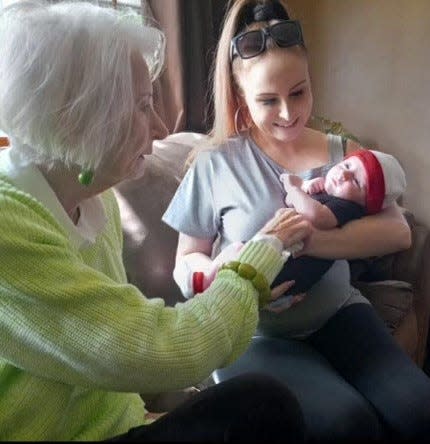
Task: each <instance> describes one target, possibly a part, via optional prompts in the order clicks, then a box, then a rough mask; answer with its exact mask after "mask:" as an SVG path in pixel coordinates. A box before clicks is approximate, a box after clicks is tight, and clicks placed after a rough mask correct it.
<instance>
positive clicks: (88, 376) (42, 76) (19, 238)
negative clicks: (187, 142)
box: [0, 2, 309, 442]
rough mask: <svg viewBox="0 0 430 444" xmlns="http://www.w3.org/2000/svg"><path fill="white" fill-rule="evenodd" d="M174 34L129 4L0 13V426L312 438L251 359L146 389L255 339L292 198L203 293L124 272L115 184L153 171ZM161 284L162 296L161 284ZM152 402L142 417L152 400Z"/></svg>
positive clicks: (88, 435) (4, 430)
mask: <svg viewBox="0 0 430 444" xmlns="http://www.w3.org/2000/svg"><path fill="white" fill-rule="evenodd" d="M163 49H164V37H163V34H162V33H161V32H160V31H159V30H158V29H156V28H154V27H150V26H146V25H142V20H141V18H140V17H138V16H134V15H132V14H131V13H127V14H124V13H119V12H117V11H115V10H112V9H108V8H101V7H98V6H95V5H91V4H84V3H71V4H66V3H62V4H55V5H48V4H45V3H41V2H37V3H32V2H19V3H17V4H16V5H14V6H11V7H9V8H6V9H4V10H2V11H1V12H0V85H1V89H0V128H1V129H2V130H3V131H5V132H6V133H7V134H8V135H9V136H10V140H11V148H10V149H7V150H4V151H3V152H2V153H1V155H0V251H1V260H0V287H1V291H0V313H1V316H0V343H1V344H2V345H1V351H0V387H1V397H0V439H1V440H3V441H6V440H29V439H31V440H104V439H110V438H113V439H118V438H114V437H115V436H116V437H118V436H119V439H137V438H139V439H143V440H148V441H151V440H158V441H173V440H182V441H192V440H200V441H208V440H210V441H223V440H227V441H228V440H235V439H236V440H237V439H252V438H253V439H266V440H274V439H275V437H279V439H284V437H285V436H289V437H290V440H291V441H293V442H298V441H300V440H302V439H303V437H304V429H303V428H304V426H303V418H302V414H301V411H300V409H299V408H298V403H297V401H296V399H295V398H294V397H293V396H292V395H291V393H290V391H289V390H288V389H287V388H286V387H284V386H283V385H280V383H278V382H276V381H275V380H273V379H272V378H267V377H262V376H258V375H253V377H252V378H250V377H249V376H245V377H240V378H237V379H235V380H233V381H229V382H227V383H225V384H220V385H219V386H214V387H211V388H209V389H207V390H205V391H203V392H201V393H200V394H198V395H196V396H195V397H194V398H192V399H191V400H189V401H188V402H187V403H185V404H183V405H182V406H180V407H179V408H178V409H176V410H174V411H172V412H169V413H167V414H165V415H164V416H162V417H161V419H158V420H156V421H155V422H152V423H151V421H150V420H149V419H148V418H147V415H146V413H147V412H146V411H145V407H144V402H143V401H142V399H141V397H140V396H139V394H138V393H155V392H162V391H169V390H175V389H178V388H183V387H186V386H189V385H192V384H195V383H197V382H198V381H201V380H202V379H204V378H205V377H207V376H208V375H209V374H210V373H211V371H213V370H214V369H215V368H218V367H221V366H224V365H227V364H229V363H231V362H233V361H234V360H235V359H236V358H237V357H238V356H239V355H241V354H242V353H243V352H244V350H245V349H246V347H247V346H248V345H249V343H250V340H251V336H252V334H253V332H254V331H255V328H256V324H257V317H258V309H259V306H261V305H264V304H266V303H267V301H268V300H269V299H270V298H272V299H273V298H275V297H276V295H277V294H281V293H282V291H283V290H285V288H280V289H279V291H278V292H276V291H274V292H273V293H272V294H270V290H269V286H270V283H271V282H272V280H273V278H274V277H275V275H276V274H277V273H278V272H279V270H280V269H281V267H282V263H283V259H282V254H281V252H282V249H283V247H286V246H288V245H291V244H293V243H295V242H297V241H298V240H301V239H303V238H304V237H305V236H307V235H308V234H309V226H308V224H307V222H305V221H304V220H303V219H302V217H301V216H299V215H297V213H295V212H294V211H291V210H284V211H280V212H278V213H276V214H275V216H274V217H273V218H272V219H271V220H270V221H269V222H268V223H267V224H266V225H265V226H264V227H263V228H262V229H261V230H260V233H259V235H258V238H255V239H253V240H251V241H250V242H248V243H247V245H246V246H245V248H244V249H243V252H242V254H241V255H240V257H239V262H236V263H233V264H230V265H228V266H225V267H224V269H222V270H221V271H220V272H219V273H218V276H217V278H216V279H215V281H214V283H213V285H212V286H211V287H210V288H209V289H208V290H207V291H206V292H204V293H203V294H202V295H201V296H200V297H198V298H194V299H193V300H190V301H188V302H186V303H183V304H177V305H176V306H175V307H166V306H165V304H164V302H163V300H162V299H157V298H154V299H147V298H146V297H145V296H144V295H142V294H141V293H140V291H139V290H138V289H137V288H136V287H134V286H133V285H130V284H128V283H127V281H126V273H125V270H124V266H123V262H122V251H121V249H122V233H121V226H120V219H119V212H118V207H117V204H116V202H115V199H114V195H113V193H112V191H111V190H110V188H111V187H112V186H113V185H115V184H117V183H118V182H120V181H122V180H124V179H126V178H135V177H138V176H139V175H141V174H142V173H143V171H144V166H145V156H146V155H148V154H150V153H151V145H152V141H153V139H154V138H162V137H164V136H165V135H166V129H165V127H164V125H163V124H162V122H161V121H160V119H159V117H158V116H157V114H156V113H155V112H154V110H153V107H152V85H151V81H152V80H153V79H154V78H155V77H156V76H157V74H158V73H159V71H160V67H161V65H162V61H163ZM160 296H163V295H160ZM145 416H146V417H145Z"/></svg>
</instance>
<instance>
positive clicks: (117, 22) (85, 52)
mask: <svg viewBox="0 0 430 444" xmlns="http://www.w3.org/2000/svg"><path fill="white" fill-rule="evenodd" d="M93 3H94V2H93ZM145 23H147V21H145ZM145 23H144V19H143V18H142V16H141V15H139V14H137V13H135V12H133V11H131V10H127V11H117V10H114V9H112V8H107V7H100V6H97V5H96V4H92V3H89V2H68V3H58V4H54V5H49V4H48V3H46V2H42V1H22V2H17V3H15V4H13V5H11V6H9V7H7V8H4V9H3V10H0V128H1V129H2V130H3V131H4V132H6V134H8V136H9V137H10V139H11V144H12V147H13V149H17V150H20V151H21V153H22V154H23V155H24V156H25V157H26V158H27V160H28V161H29V162H32V163H36V164H47V165H53V164H54V163H55V162H58V161H59V162H62V163H64V164H66V165H71V164H76V165H79V166H81V167H83V168H88V169H96V168H97V166H98V165H100V163H101V162H102V161H103V160H104V159H106V158H107V157H109V156H114V155H117V154H118V152H120V151H121V150H122V149H123V147H125V145H126V142H127V140H128V137H129V136H130V128H131V121H132V113H133V110H134V106H135V98H134V95H133V83H132V72H131V59H130V57H131V54H132V53H134V52H136V51H138V52H140V54H142V56H143V58H144V59H145V61H146V63H147V65H148V68H149V72H150V76H151V80H154V79H155V78H156V77H157V76H158V75H159V73H160V70H161V68H162V65H163V62H164V50H165V37H164V34H163V33H162V32H161V31H160V30H159V29H157V27H155V26H154V25H153V24H145Z"/></svg>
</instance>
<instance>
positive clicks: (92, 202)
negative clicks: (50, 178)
mask: <svg viewBox="0 0 430 444" xmlns="http://www.w3.org/2000/svg"><path fill="white" fill-rule="evenodd" d="M0 172H2V173H3V174H5V175H6V176H7V177H9V178H10V179H11V180H12V182H13V183H14V184H15V186H16V187H17V188H19V189H21V190H22V191H24V192H26V193H28V194H30V195H31V196H33V197H34V198H36V199H37V200H38V201H40V202H41V203H42V204H43V205H44V206H45V207H46V208H47V209H48V210H49V211H50V212H51V213H52V214H53V216H54V217H55V218H56V219H57V220H58V222H59V223H60V224H61V225H62V226H63V228H64V229H65V230H66V232H67V234H68V235H69V238H70V241H71V242H72V244H73V245H75V247H77V248H78V249H81V248H85V247H87V246H89V245H91V244H94V242H95V241H96V238H97V236H98V235H99V234H100V233H101V232H102V231H103V229H104V227H105V225H106V223H107V217H106V212H105V209H104V206H103V203H102V200H101V198H100V196H94V197H92V198H90V199H86V200H84V201H82V202H81V203H80V204H79V210H80V218H79V221H78V224H77V225H74V223H73V222H72V220H71V219H70V217H69V215H68V214H67V213H66V211H65V209H64V208H63V206H62V205H61V203H60V201H59V200H58V198H57V196H56V194H55V192H54V190H53V189H52V188H51V187H50V185H49V184H48V182H47V181H46V179H45V177H44V176H43V174H42V173H41V172H40V170H39V169H38V168H37V167H36V166H35V165H31V164H28V163H27V162H25V160H24V159H23V158H22V157H21V156H20V154H19V152H15V150H14V149H13V148H8V149H5V150H3V151H1V152H0Z"/></svg>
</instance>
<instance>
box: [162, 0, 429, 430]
mask: <svg viewBox="0 0 430 444" xmlns="http://www.w3.org/2000/svg"><path fill="white" fill-rule="evenodd" d="M214 74H215V76H214V100H215V122H214V127H213V131H212V141H213V143H214V144H215V148H210V149H207V150H203V152H201V153H199V154H198V156H197V159H196V161H195V163H194V164H193V165H192V166H191V168H190V170H189V171H188V173H187V175H186V176H185V178H184V180H183V182H182V184H181V186H180V188H179V189H178V191H177V194H176V196H175V197H174V199H173V201H172V203H171V205H170V207H169V208H168V210H167V212H166V214H165V215H164V217H163V219H164V221H165V222H167V223H168V224H170V225H171V226H172V227H173V228H175V229H176V230H178V231H179V232H180V235H179V243H178V250H177V266H176V269H177V270H184V269H186V270H190V271H191V275H192V276H195V275H196V273H197V274H198V273H200V271H201V270H203V271H204V272H213V271H214V270H216V267H217V266H218V261H216V262H215V263H214V262H213V261H212V259H211V258H213V257H214V256H215V255H216V254H217V253H218V252H219V250H223V249H225V248H226V247H227V248H229V247H228V245H230V244H231V243H234V242H237V241H246V240H248V239H250V238H251V237H252V236H253V235H254V233H255V232H256V231H257V230H258V229H259V227H261V226H262V225H263V223H264V221H265V219H267V217H268V215H269V214H270V213H271V212H273V211H274V210H275V209H277V208H280V207H282V206H284V198H285V195H284V192H283V187H282V183H281V181H280V179H279V177H280V175H281V174H284V173H294V174H297V175H299V176H300V177H302V178H303V179H310V178H313V177H316V176H319V175H321V174H325V172H327V171H328V169H329V168H330V167H331V166H333V164H334V163H336V162H338V161H340V160H341V159H342V158H343V156H344V154H345V152H346V153H348V152H351V151H352V150H355V149H358V148H360V147H359V146H358V145H357V144H355V143H352V142H350V141H349V142H348V143H347V144H346V146H344V145H343V143H342V140H341V138H339V137H335V136H326V135H325V134H323V133H321V132H318V131H314V130H312V129H310V128H308V127H307V126H306V124H307V122H308V119H309V117H310V115H311V109H312V91H311V82H310V78H309V70H308V57H307V53H306V49H305V45H304V41H303V36H302V32H301V28H300V24H299V23H298V22H297V21H294V20H290V18H289V16H288V14H287V10H286V5H285V4H284V3H283V2H276V1H273V2H268V1H256V0H238V1H236V2H234V3H233V4H232V7H231V9H230V10H229V12H228V14H227V17H226V20H225V25H224V28H223V31H222V34H221V38H220V41H219V47H218V52H217V58H216V67H215V73H214ZM215 241H216V243H215V244H214V242H215ZM409 245H410V231H409V228H408V226H407V223H406V221H405V220H404V218H403V216H402V214H401V212H400V210H399V208H398V206H397V205H396V204H395V203H394V204H392V205H390V206H389V207H387V208H385V209H384V210H383V211H382V212H380V213H379V214H375V215H371V216H366V217H364V218H362V219H360V220H357V221H353V222H350V223H348V224H346V225H345V226H344V227H342V228H336V229H332V230H325V231H319V230H317V229H314V230H313V232H312V234H311V236H310V237H309V238H308V239H307V241H306V242H305V247H304V248H303V250H302V251H301V252H300V253H301V254H306V255H312V256H318V257H323V258H331V259H337V260H336V261H335V263H334V265H333V266H332V267H331V268H330V269H329V271H328V272H327V273H326V274H325V275H324V277H323V278H322V279H321V280H320V281H319V282H318V283H317V284H316V285H315V286H314V287H313V288H312V289H311V290H310V291H309V292H308V294H307V296H306V297H305V298H304V300H303V301H302V302H299V303H297V304H295V305H294V306H293V307H291V308H290V309H288V310H284V311H283V312H282V313H279V314H276V313H271V312H268V311H261V312H260V323H259V332H260V336H259V337H256V338H254V340H253V343H252V345H251V347H250V348H249V349H248V351H247V352H246V353H245V355H244V356H243V357H241V358H240V359H239V360H238V361H237V362H236V363H234V364H233V365H232V366H230V367H229V368H227V369H224V370H220V371H217V372H216V373H215V379H216V380H217V381H220V380H224V379H228V378H230V377H231V376H233V375H236V374H240V373H241V372H243V371H245V369H247V370H249V369H254V370H255V369H259V370H263V371H265V372H267V373H270V374H272V375H274V376H276V377H278V378H279V379H281V380H284V381H288V384H289V385H290V387H291V388H292V390H293V391H294V392H295V394H296V395H297V397H298V398H299V400H300V402H301V406H302V408H303V411H304V414H305V421H306V423H307V425H308V428H309V433H310V437H311V438H314V439H341V438H361V439H364V438H376V437H380V436H385V433H394V434H395V436H401V437H402V438H408V439H411V438H416V437H418V436H423V435H426V434H427V433H428V432H429V429H430V410H429V408H428V406H429V405H430V380H429V379H428V378H427V377H426V376H425V374H424V373H423V372H422V371H421V370H420V369H418V368H417V367H416V365H415V364H414V363H413V362H412V361H411V360H410V359H409V357H408V356H406V355H405V354H404V353H403V351H402V350H401V349H400V348H399V346H398V345H397V344H396V343H395V341H394V340H393V338H392V337H391V336H390V335H389V334H388V332H387V330H386V328H385V326H384V325H383V322H382V321H381V320H380V319H379V318H378V316H377V315H376V313H375V311H374V309H373V308H372V306H371V305H370V304H369V303H368V301H367V300H366V299H365V298H364V297H363V296H362V295H361V294H360V293H359V292H358V291H357V290H356V289H354V288H352V287H351V286H350V283H349V268H348V264H347V262H346V260H345V258H346V259H352V258H362V257H368V256H372V255H383V254H387V253H391V252H395V251H398V250H401V249H405V248H408V247H409ZM214 247H216V248H214ZM218 247H219V248H218ZM224 251H226V250H224ZM189 274H190V273H189ZM176 276H177V277H178V280H180V277H182V278H183V277H185V279H187V278H186V274H185V273H179V272H176ZM179 284H180V285H183V283H181V282H179ZM274 336H276V338H273V337H274Z"/></svg>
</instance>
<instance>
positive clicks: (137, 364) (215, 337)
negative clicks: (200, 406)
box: [0, 188, 282, 393]
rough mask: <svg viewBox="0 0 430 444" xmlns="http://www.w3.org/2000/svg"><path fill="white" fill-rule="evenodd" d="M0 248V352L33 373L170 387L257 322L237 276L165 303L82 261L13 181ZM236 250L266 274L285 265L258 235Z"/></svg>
mask: <svg viewBox="0 0 430 444" xmlns="http://www.w3.org/2000/svg"><path fill="white" fill-rule="evenodd" d="M0 251H1V252H2V253H1V259H0V288H1V291H0V341H1V344H2V347H1V352H0V353H1V356H2V358H3V359H4V360H6V361H7V362H8V363H10V364H12V365H14V366H16V367H18V368H21V369H23V370H25V371H28V372H31V373H33V374H35V375H37V376H40V377H44V378H48V379H53V380H56V381H58V382H61V383H64V384H72V385H81V386H84V387H98V388H101V389H105V390H113V391H126V392H127V391H128V392H140V393H142V392H144V393H152V392H160V391H167V390H174V389H177V388H180V387H184V386H188V385H191V384H194V383H197V382H198V381H201V380H202V379H204V378H205V377H207V376H208V375H209V374H210V372H211V371H213V370H214V369H215V368H219V367H222V366H225V365H227V364H228V363H230V362H232V361H233V360H235V359H236V358H237V357H238V356H239V355H240V354H242V353H243V352H244V350H245V349H246V348H247V346H248V345H249V343H250V340H251V337H252V334H253V333H254V331H255V328H256V324H257V319H258V306H257V293H256V290H255V289H254V288H253V286H252V284H251V283H250V282H249V281H247V280H244V279H242V278H240V277H239V276H238V275H237V274H236V273H233V272H231V273H221V274H220V276H219V277H217V278H216V279H215V281H214V283H213V284H212V285H211V287H210V288H209V289H208V290H207V291H206V292H205V293H203V294H202V295H200V296H198V297H196V298H194V299H192V300H190V301H187V302H185V303H178V304H177V305H176V306H175V307H167V306H165V304H164V301H163V299H162V298H155V299H147V298H146V297H145V296H144V295H143V294H142V293H141V292H140V291H139V290H138V289H137V288H136V287H134V286H133V285H130V284H127V283H123V282H116V281H115V280H113V279H111V278H109V277H108V276H107V275H105V274H104V273H101V272H100V271H97V270H95V269H94V268H92V267H90V266H88V265H86V264H85V263H84V261H83V260H82V257H81V256H80V254H79V252H78V251H76V250H73V248H71V245H70V243H69V241H68V238H67V236H66V234H65V232H64V231H63V230H62V229H61V227H60V226H59V225H58V224H57V223H56V221H55V220H54V219H53V218H52V216H51V215H50V214H49V212H47V211H46V210H45V209H44V207H43V206H42V205H39V204H38V203H37V202H36V201H34V199H31V198H30V197H26V196H25V195H24V194H23V193H20V192H18V191H14V189H13V188H12V189H5V188H3V190H1V192H0ZM242 255H243V257H245V258H246V261H247V262H248V263H250V264H251V265H254V266H255V267H256V268H257V269H259V270H260V271H261V272H263V273H264V274H265V275H266V277H267V278H268V279H269V281H272V280H273V278H274V276H275V275H276V274H277V273H278V272H279V270H280V269H281V267H282V259H281V256H280V255H279V253H278V252H276V251H275V250H274V249H273V247H270V246H269V245H267V244H263V243H261V242H256V243H250V245H248V246H247V247H246V248H244V251H243V253H242ZM162 296H163V295H160V297H162Z"/></svg>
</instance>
